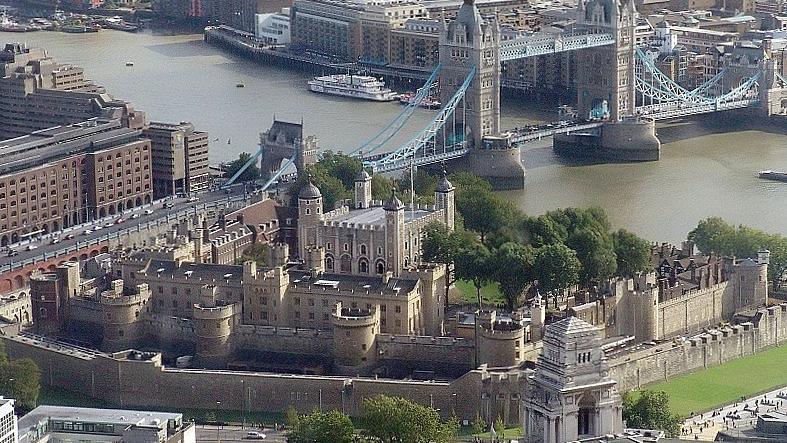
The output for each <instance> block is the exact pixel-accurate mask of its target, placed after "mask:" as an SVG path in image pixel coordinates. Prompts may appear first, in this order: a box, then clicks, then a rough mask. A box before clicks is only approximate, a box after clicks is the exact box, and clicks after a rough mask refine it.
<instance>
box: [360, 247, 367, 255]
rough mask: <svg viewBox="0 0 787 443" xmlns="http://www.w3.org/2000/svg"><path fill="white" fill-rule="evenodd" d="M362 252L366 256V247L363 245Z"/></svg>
mask: <svg viewBox="0 0 787 443" xmlns="http://www.w3.org/2000/svg"><path fill="white" fill-rule="evenodd" d="M360 250H361V255H366V245H361V247H360Z"/></svg>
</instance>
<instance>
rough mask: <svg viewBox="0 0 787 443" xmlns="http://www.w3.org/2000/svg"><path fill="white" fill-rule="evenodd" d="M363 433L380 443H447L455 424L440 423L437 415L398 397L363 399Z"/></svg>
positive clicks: (384, 396)
mask: <svg viewBox="0 0 787 443" xmlns="http://www.w3.org/2000/svg"><path fill="white" fill-rule="evenodd" d="M360 422H361V425H362V426H363V429H364V431H365V433H366V434H367V435H368V436H369V437H372V438H375V439H379V440H380V441H381V442H383V443H391V442H397V443H422V442H435V443H443V442H449V441H451V440H452V439H453V438H454V435H456V423H455V422H451V421H449V422H445V423H444V422H442V421H441V420H440V416H439V415H438V413H437V411H436V410H434V409H433V408H429V407H426V406H421V405H419V404H417V403H413V402H411V401H409V400H406V399H404V398H400V397H389V396H387V395H378V396H376V397H371V398H367V399H364V401H363V414H362V415H361V419H360Z"/></svg>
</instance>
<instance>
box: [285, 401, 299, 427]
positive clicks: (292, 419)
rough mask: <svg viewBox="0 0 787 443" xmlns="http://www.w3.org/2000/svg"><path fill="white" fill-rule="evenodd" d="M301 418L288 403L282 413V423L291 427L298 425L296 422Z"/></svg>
mask: <svg viewBox="0 0 787 443" xmlns="http://www.w3.org/2000/svg"><path fill="white" fill-rule="evenodd" d="M300 420H301V416H300V415H298V410H297V409H295V406H292V405H290V407H289V408H287V411H286V412H285V413H284V424H285V425H287V427H288V428H290V429H292V428H294V427H295V426H297V425H298V422H299V421H300Z"/></svg>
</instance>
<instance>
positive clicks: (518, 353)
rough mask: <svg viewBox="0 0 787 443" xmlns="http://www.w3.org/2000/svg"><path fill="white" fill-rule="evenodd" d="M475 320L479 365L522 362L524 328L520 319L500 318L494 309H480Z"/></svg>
mask: <svg viewBox="0 0 787 443" xmlns="http://www.w3.org/2000/svg"><path fill="white" fill-rule="evenodd" d="M476 321H478V322H480V323H479V329H478V331H479V334H478V343H476V346H478V348H479V349H478V358H479V362H478V364H479V365H483V364H486V365H489V366H490V367H509V366H516V365H519V364H520V363H522V351H523V350H524V347H525V328H524V327H523V326H522V322H521V319H519V318H515V317H514V316H513V315H512V318H510V319H507V320H501V319H499V318H498V317H497V313H496V312H495V311H481V312H480V313H479V316H478V318H477V319H476Z"/></svg>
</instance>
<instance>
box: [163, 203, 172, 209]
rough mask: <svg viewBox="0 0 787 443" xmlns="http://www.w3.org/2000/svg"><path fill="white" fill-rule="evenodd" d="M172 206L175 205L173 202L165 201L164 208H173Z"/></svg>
mask: <svg viewBox="0 0 787 443" xmlns="http://www.w3.org/2000/svg"><path fill="white" fill-rule="evenodd" d="M172 206H173V205H172V203H171V202H166V203H164V208H166V209H169V208H171V207H172Z"/></svg>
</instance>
